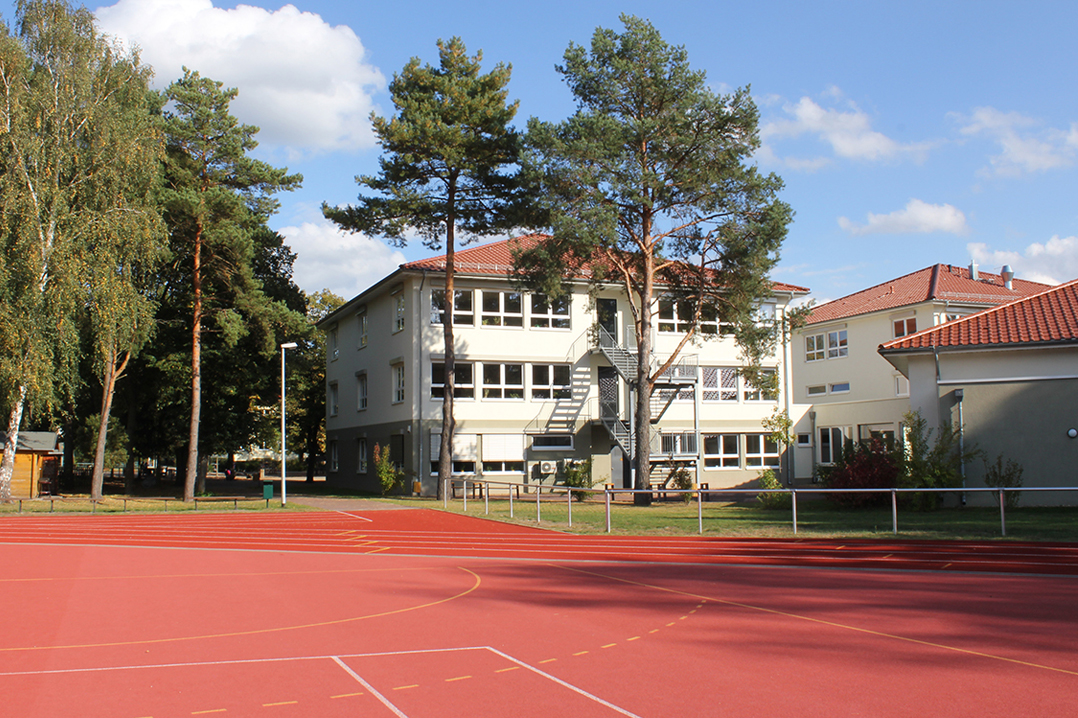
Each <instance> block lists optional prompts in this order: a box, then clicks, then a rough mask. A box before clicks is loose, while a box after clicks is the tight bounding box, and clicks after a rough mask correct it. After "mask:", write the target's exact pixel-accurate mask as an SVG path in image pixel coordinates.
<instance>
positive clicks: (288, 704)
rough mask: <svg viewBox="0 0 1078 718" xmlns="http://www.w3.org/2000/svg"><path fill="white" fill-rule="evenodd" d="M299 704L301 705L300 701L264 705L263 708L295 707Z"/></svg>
mask: <svg viewBox="0 0 1078 718" xmlns="http://www.w3.org/2000/svg"><path fill="white" fill-rule="evenodd" d="M297 703H299V701H281V702H280V703H263V704H262V707H263V708H269V707H270V706H294V705H296V704H297Z"/></svg>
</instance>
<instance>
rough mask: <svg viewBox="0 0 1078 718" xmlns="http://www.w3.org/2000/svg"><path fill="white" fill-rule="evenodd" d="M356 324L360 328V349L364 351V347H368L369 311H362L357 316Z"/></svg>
mask: <svg viewBox="0 0 1078 718" xmlns="http://www.w3.org/2000/svg"><path fill="white" fill-rule="evenodd" d="M356 324H357V325H358V328H359V345H358V347H359V348H360V349H362V348H363V347H365V346H367V310H366V309H364V310H362V311H361V312H360V313H359V314H358V315H357V316H356Z"/></svg>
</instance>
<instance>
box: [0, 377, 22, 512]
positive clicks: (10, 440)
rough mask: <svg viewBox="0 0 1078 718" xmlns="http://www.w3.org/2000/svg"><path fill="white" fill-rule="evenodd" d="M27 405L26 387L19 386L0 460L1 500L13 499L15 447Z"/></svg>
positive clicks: (17, 443)
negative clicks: (12, 481)
mask: <svg viewBox="0 0 1078 718" xmlns="http://www.w3.org/2000/svg"><path fill="white" fill-rule="evenodd" d="M25 405H26V387H25V386H20V387H19V397H18V398H17V399H16V400H15V405H14V406H12V407H11V415H10V416H9V417H8V422H7V437H6V439H5V441H4V459H3V461H0V501H4V502H7V501H11V476H12V474H14V473H15V448H16V447H17V446H18V445H19V425H20V424H22V410H23V407H24V406H25Z"/></svg>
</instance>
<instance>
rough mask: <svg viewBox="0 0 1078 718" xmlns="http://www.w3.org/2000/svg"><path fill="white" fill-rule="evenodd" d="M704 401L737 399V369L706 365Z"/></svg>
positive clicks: (704, 372)
mask: <svg viewBox="0 0 1078 718" xmlns="http://www.w3.org/2000/svg"><path fill="white" fill-rule="evenodd" d="M703 374H704V387H703V388H704V397H703V398H704V401H737V369H734V368H731V367H715V366H706V367H704V371H703Z"/></svg>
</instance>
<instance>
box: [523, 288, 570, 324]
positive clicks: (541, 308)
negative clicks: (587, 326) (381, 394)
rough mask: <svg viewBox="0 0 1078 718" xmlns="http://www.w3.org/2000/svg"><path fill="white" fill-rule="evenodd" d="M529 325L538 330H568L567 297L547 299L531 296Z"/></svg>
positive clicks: (540, 295)
mask: <svg viewBox="0 0 1078 718" xmlns="http://www.w3.org/2000/svg"><path fill="white" fill-rule="evenodd" d="M531 297H532V299H531V325H532V326H533V327H535V328H538V329H569V297H560V298H558V299H548V298H547V296H546V295H545V294H533V295H531Z"/></svg>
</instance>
